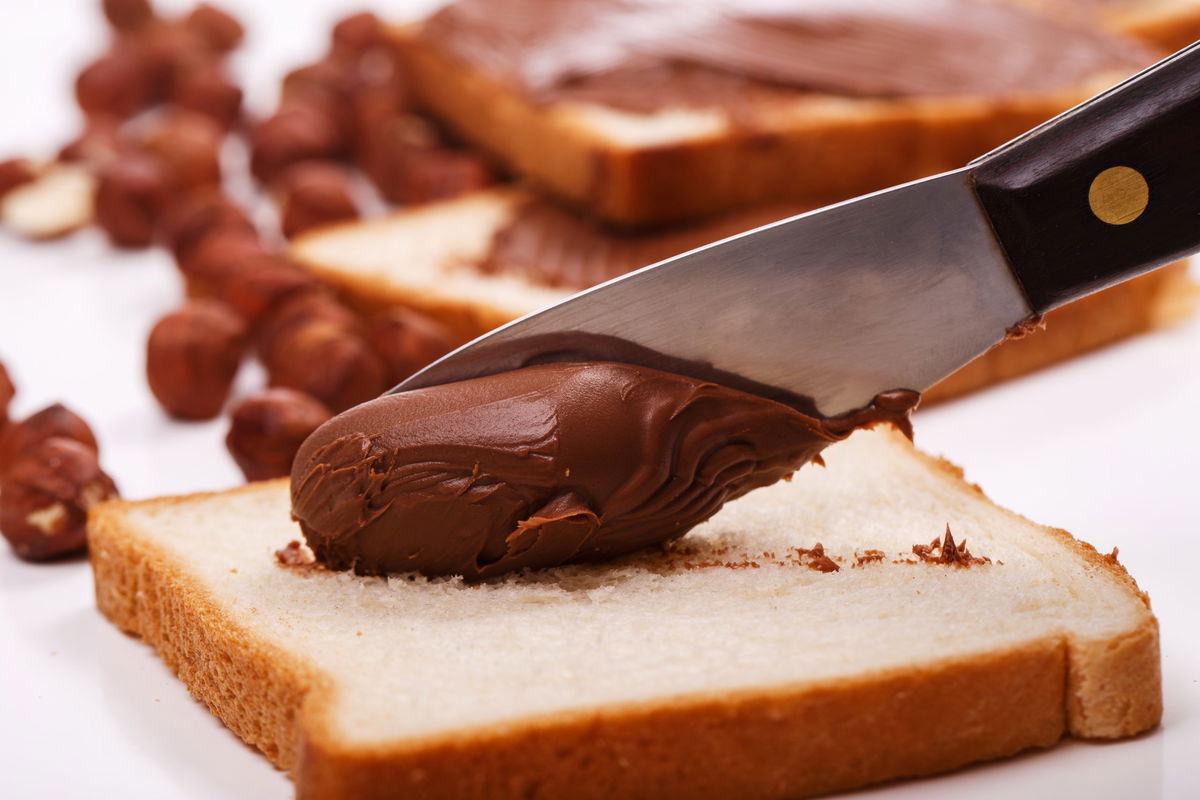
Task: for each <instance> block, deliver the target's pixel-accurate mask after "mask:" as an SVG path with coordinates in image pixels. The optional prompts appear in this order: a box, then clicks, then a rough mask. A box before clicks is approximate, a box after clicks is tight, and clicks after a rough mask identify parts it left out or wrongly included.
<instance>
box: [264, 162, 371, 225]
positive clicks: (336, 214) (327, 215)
mask: <svg viewBox="0 0 1200 800" xmlns="http://www.w3.org/2000/svg"><path fill="white" fill-rule="evenodd" d="M276 186H277V188H278V190H279V193H278V198H279V217H280V225H281V227H282V228H283V235H284V236H286V237H287V238H289V239H291V238H292V237H294V236H296V235H298V234H301V233H303V232H304V231H307V230H310V229H312V228H317V227H320V226H322V225H328V224H330V223H333V222H341V221H343V220H349V219H358V217H359V210H358V205H357V204H356V203H355V202H354V198H353V197H352V196H351V193H350V176H349V174H348V173H347V172H346V170H345V169H343V168H342V167H341V165H339V164H335V163H333V162H329V161H304V162H302V163H299V164H294V165H292V166H290V167H288V168H287V169H286V170H285V171H284V172H283V174H282V175H281V176H280V177H279V181H278V182H277V184H276Z"/></svg>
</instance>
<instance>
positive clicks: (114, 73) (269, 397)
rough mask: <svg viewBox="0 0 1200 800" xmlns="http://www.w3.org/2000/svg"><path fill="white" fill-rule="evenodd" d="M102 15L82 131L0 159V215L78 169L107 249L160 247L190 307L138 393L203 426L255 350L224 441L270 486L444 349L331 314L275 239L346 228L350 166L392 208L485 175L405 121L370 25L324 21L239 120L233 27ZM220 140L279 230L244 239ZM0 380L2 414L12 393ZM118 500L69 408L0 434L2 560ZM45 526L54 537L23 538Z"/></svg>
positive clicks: (150, 357) (116, 3)
mask: <svg viewBox="0 0 1200 800" xmlns="http://www.w3.org/2000/svg"><path fill="white" fill-rule="evenodd" d="M102 6H103V11H104V15H105V17H106V18H107V20H108V22H109V24H110V26H111V28H112V43H111V46H110V47H109V49H108V50H107V52H105V53H104V55H102V56H101V57H100V58H98V59H96V60H95V61H93V62H92V63H91V64H89V65H88V66H86V67H85V68H84V69H83V70H82V72H80V73H79V76H78V78H77V79H76V82H75V97H76V100H77V102H78V104H79V107H80V108H81V109H82V111H83V114H84V118H85V123H84V126H83V130H82V132H81V133H80V134H79V136H78V137H77V138H76V139H75V140H73V141H72V142H70V143H69V144H67V145H66V146H65V147H63V148H62V149H61V150H60V151H59V153H58V154H57V156H56V158H55V159H54V161H52V162H51V163H50V164H47V165H35V164H33V163H32V162H30V161H28V160H26V159H12V160H9V161H5V162H0V203H3V205H0V218H3V219H4V220H5V221H8V219H9V216H12V217H14V218H16V217H18V216H19V215H17V214H12V215H9V214H7V213H2V212H8V211H9V210H10V205H9V204H8V203H7V202H6V201H5V200H4V198H5V196H6V195H9V196H15V195H16V194H17V193H18V192H22V191H24V192H25V193H26V194H27V195H33V192H32V191H29V190H30V189H31V187H38V186H42V187H45V186H46V185H48V184H49V183H50V182H51V180H52V179H57V180H60V181H61V179H62V175H63V174H68V173H69V174H72V175H79V174H82V175H84V176H86V178H87V179H88V181H89V183H88V184H87V185H88V186H89V187H90V188H89V191H91V192H92V193H93V194H92V197H91V198H90V199H91V200H92V203H91V209H93V211H92V219H93V221H94V222H95V223H96V224H97V225H98V226H99V227H100V228H101V229H102V230H103V231H104V233H105V234H106V235H107V237H108V239H109V240H110V241H111V242H112V244H113V245H115V246H117V247H122V248H137V247H148V246H151V245H155V244H160V245H163V246H165V247H166V248H168V249H169V250H170V252H171V254H172V255H173V257H174V259H175V263H176V264H177V266H178V268H179V270H180V272H181V274H182V277H183V280H184V286H185V287H186V293H187V299H186V301H185V302H184V304H183V305H182V306H180V307H179V308H178V309H176V310H175V311H172V312H171V313H169V314H167V315H166V316H164V317H163V318H161V319H160V320H159V321H158V322H157V323H156V324H155V325H154V327H153V329H152V330H151V332H150V335H149V339H148V342H147V350H146V376H147V380H148V383H149V386H150V390H151V392H152V393H153V395H154V397H155V398H156V399H157V400H158V402H159V404H160V405H161V406H162V407H163V409H164V410H165V411H166V412H167V413H168V414H170V415H171V416H172V417H175V418H177V419H181V420H206V419H212V418H214V417H216V416H218V415H219V414H220V413H221V412H222V411H223V410H224V409H225V407H226V405H227V404H228V401H229V397H230V393H231V389H232V386H233V384H234V379H235V377H236V375H237V373H238V370H239V368H240V366H241V364H242V363H243V362H244V361H245V360H246V358H247V357H249V356H251V355H253V356H255V357H257V358H258V359H259V360H260V361H261V362H262V364H263V366H264V367H265V369H266V373H267V376H268V383H269V387H268V388H266V389H265V390H263V391H260V392H258V393H256V394H253V395H251V396H249V397H244V398H241V399H240V400H239V401H238V402H237V403H236V404H235V405H234V406H233V408H232V409H231V427H230V430H229V433H228V436H227V438H226V444H227V446H228V449H229V451H230V453H231V455H232V456H233V458H234V460H235V461H236V462H237V464H238V466H239V467H240V468H241V470H242V472H243V474H244V475H245V476H246V478H247V479H248V480H259V479H265V478H273V477H281V476H285V475H287V474H288V473H289V471H290V469H291V461H292V458H293V457H294V455H295V452H296V450H297V449H298V448H299V446H300V443H301V442H302V441H303V440H304V439H305V438H306V437H307V436H308V434H309V433H311V432H312V431H313V430H314V429H315V428H316V427H317V426H319V425H320V424H321V423H322V422H324V421H325V420H326V419H328V418H329V417H330V416H332V415H333V414H335V413H338V412H340V411H343V410H345V409H347V408H349V407H351V406H354V405H357V404H358V403H361V402H364V401H366V400H369V399H371V398H373V397H376V396H378V395H379V394H380V393H381V392H383V391H384V390H386V389H387V388H388V387H389V386H392V385H394V384H396V383H398V382H399V381H401V380H403V379H404V378H405V377H407V376H408V375H410V374H412V373H413V372H415V371H416V370H418V369H420V368H421V367H423V366H424V365H425V364H427V363H429V362H430V361H432V360H434V359H436V358H437V357H439V356H441V355H442V354H444V353H445V352H447V351H448V350H449V349H450V348H451V347H452V346H453V344H455V342H454V341H453V340H452V338H451V336H450V335H449V334H448V333H447V332H446V330H445V329H443V328H442V327H441V326H440V325H439V324H438V323H437V322H436V321H434V320H432V319H429V318H427V317H425V316H422V315H420V314H419V313H417V312H414V311H411V310H407V309H388V310H386V311H383V312H378V311H376V312H373V313H360V312H359V311H358V310H356V309H355V308H352V307H351V306H349V305H347V304H345V303H344V302H342V300H341V299H340V298H339V297H338V296H337V295H336V293H335V292H334V291H333V290H332V289H330V288H329V287H326V286H324V285H322V284H321V283H320V282H319V281H318V280H317V279H316V278H315V277H313V276H312V275H311V274H310V273H308V272H306V271H305V270H304V269H302V268H301V267H299V266H297V265H296V264H295V263H293V262H292V261H291V260H290V259H289V257H288V256H287V254H286V252H284V251H283V249H282V248H281V246H280V244H281V242H282V240H283V238H291V237H293V236H296V235H297V234H299V233H302V232H304V231H306V230H309V229H311V228H314V227H317V226H320V225H325V224H329V223H334V222H338V221H342V220H349V219H354V218H357V217H358V216H359V215H360V205H359V203H358V202H357V201H356V199H355V198H356V183H355V181H354V174H355V173H354V168H355V167H357V169H358V171H359V172H361V174H362V175H364V176H366V178H367V179H368V180H369V182H370V183H371V184H372V185H373V186H374V187H375V190H376V191H377V192H378V194H379V195H380V196H381V197H382V198H383V199H385V200H387V201H390V202H394V203H408V204H411V203H422V202H427V201H432V200H437V199H443V198H447V197H452V196H454V195H456V194H460V193H462V192H466V191H470V190H472V189H477V188H480V187H482V186H485V185H487V184H488V183H490V182H491V181H493V180H494V174H493V172H492V171H491V169H490V168H489V167H488V165H487V164H486V162H485V161H484V160H483V159H482V158H481V157H480V156H479V155H478V154H476V153H473V152H470V151H467V150H464V149H462V148H458V147H454V146H452V145H451V144H449V143H448V142H447V140H446V139H445V138H444V136H443V135H442V134H441V133H440V132H439V131H438V129H437V128H436V127H435V126H434V125H433V124H432V123H431V122H430V121H428V120H427V119H425V118H423V117H421V116H419V115H418V114H417V113H415V112H414V110H413V108H412V103H411V99H410V97H409V94H408V92H407V87H406V86H405V83H404V79H403V70H402V66H401V65H400V64H399V63H398V60H397V58H396V56H395V54H394V52H393V51H392V49H391V48H390V47H389V45H388V42H387V38H386V35H385V29H384V26H383V25H382V24H381V23H380V21H379V20H378V19H377V18H376V17H375V16H374V15H373V14H370V13H362V14H357V15H354V16H351V17H348V18H346V19H344V20H342V21H341V22H339V23H338V24H337V25H336V26H335V27H334V29H333V33H332V37H331V44H330V47H329V51H328V53H327V54H326V55H325V56H324V57H323V58H322V59H321V60H319V61H317V62H315V63H313V64H309V65H306V66H303V67H300V68H298V69H295V70H293V71H292V72H290V73H289V74H288V75H287V76H286V77H285V79H284V81H283V86H282V91H281V97H280V102H279V106H278V108H277V109H276V110H275V111H274V112H273V113H271V114H270V115H269V116H267V117H265V118H262V119H259V120H249V119H247V118H246V115H245V114H244V112H243V109H242V90H241V88H240V87H239V86H238V85H237V83H236V82H235V81H234V80H233V79H232V78H231V76H230V73H229V70H228V68H227V64H226V60H227V56H228V55H229V53H231V52H232V51H233V50H234V49H235V48H237V47H238V45H239V44H240V43H241V41H242V38H243V29H242V25H241V24H240V23H239V21H238V20H237V19H235V18H234V17H233V16H231V15H230V14H228V13H227V12H225V11H223V10H221V9H219V8H217V7H215V6H213V5H210V4H208V3H201V4H199V5H197V6H196V7H195V8H193V9H192V10H191V11H190V12H189V13H187V14H185V15H183V16H181V17H178V18H171V19H167V18H164V17H161V16H160V15H158V14H157V13H156V12H155V10H154V8H153V7H152V5H151V3H150V0H102ZM230 136H240V137H244V139H245V141H246V143H247V146H248V149H249V153H250V158H249V167H250V171H251V173H252V174H253V176H254V178H255V179H256V180H257V181H258V183H259V185H260V186H261V187H262V188H263V189H264V190H265V192H264V193H265V195H266V196H267V197H269V198H271V200H272V201H273V202H274V204H275V207H276V210H277V212H278V215H277V216H278V220H279V227H280V231H279V232H275V231H264V230H261V229H260V228H259V227H258V226H257V225H256V224H255V222H254V220H252V218H251V216H250V215H249V214H248V213H247V210H246V208H244V207H243V206H242V205H240V204H239V203H237V202H236V201H235V200H234V199H233V198H232V197H230V196H229V194H228V193H227V191H226V190H225V181H224V178H226V177H227V175H225V174H223V168H225V167H227V165H225V164H223V162H222V158H221V154H222V150H223V148H224V146H225V144H226V141H227V138H228V137H230ZM21 199H22V200H23V201H25V202H24V205H25V206H34V205H36V204H35V203H33V202H30V201H29V199H28V198H21ZM11 205H12V207H14V208H15V207H16V206H17V204H16V203H13V204H11ZM58 205H59V207H64V206H67V205H69V204H64V203H59V204H58ZM69 228H70V224H69V223H68V222H67V221H60V222H59V223H57V224H49V223H48V224H42V225H41V226H40V227H38V226H36V225H35V226H33V227H32V228H31V235H38V236H44V235H50V234H52V233H61V232H65V231H66V230H67V229H69ZM280 233H281V234H282V237H281V236H280V235H279V234H280ZM0 376H2V377H3V380H2V381H0V401H3V403H4V408H7V403H8V397H9V396H11V394H12V392H11V384H9V382H8V380H7V375H6V374H4V373H3V372H2V371H0ZM6 386H7V387H8V390H7V392H8V394H7V395H5V391H6V389H5V387H6ZM0 419H6V417H4V418H0ZM115 495H116V489H115V487H114V486H113V483H112V481H111V480H110V479H109V478H108V476H106V475H105V474H104V473H103V472H102V471H101V470H100V468H99V466H98V464H97V459H96V443H95V438H94V437H93V436H92V435H91V432H90V430H89V429H88V427H87V425H86V423H84V422H83V421H82V420H81V419H79V418H78V417H77V416H75V415H74V414H72V413H71V412H69V411H67V410H66V409H64V408H62V407H61V406H54V407H51V408H50V409H47V410H46V411H44V412H40V413H39V414H35V415H34V416H33V417H30V418H29V419H28V420H26V421H24V422H22V423H19V424H12V425H7V426H6V432H5V433H4V437H3V438H2V439H0V532H3V534H4V535H5V536H6V537H7V538H8V539H9V541H10V543H12V545H13V547H14V549H15V550H16V552H17V553H18V555H21V556H22V557H25V558H29V559H35V560H36V559H41V558H48V557H52V556H55V555H61V554H65V553H68V552H75V551H77V550H78V549H79V548H80V547H82V546H84V538H85V533H84V522H83V520H84V518H85V516H86V509H87V508H88V507H89V506H90V505H91V504H93V503H94V502H98V500H99V499H105V498H108V497H112V496H115ZM55 503H57V504H58V505H54V504H55ZM47 509H51V510H47ZM59 509H61V511H60V510H59ZM48 528H53V529H54V530H55V531H56V532H55V533H54V535H53V536H49V535H44V536H42V537H41V538H38V537H37V536H35V535H34V534H33V531H34V529H38V530H42V529H48ZM60 528H61V532H59V529H60ZM50 539H53V540H54V543H53V544H51V543H49V540H50Z"/></svg>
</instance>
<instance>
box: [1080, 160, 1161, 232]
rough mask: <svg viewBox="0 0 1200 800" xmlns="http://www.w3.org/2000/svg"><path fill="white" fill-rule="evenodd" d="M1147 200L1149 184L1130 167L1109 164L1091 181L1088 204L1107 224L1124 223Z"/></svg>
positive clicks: (1130, 219)
mask: <svg viewBox="0 0 1200 800" xmlns="http://www.w3.org/2000/svg"><path fill="white" fill-rule="evenodd" d="M1149 202H1150V186H1149V184H1147V183H1146V179H1145V178H1144V177H1142V173H1140V172H1138V171H1137V170H1136V169H1133V168H1132V167H1109V168H1108V169H1106V170H1104V171H1103V172H1101V173H1100V174H1099V175H1097V176H1096V177H1095V179H1094V180H1093V181H1092V185H1091V187H1090V188H1089V189H1088V205H1089V206H1091V208H1092V213H1093V214H1095V215H1096V217H1097V218H1098V219H1100V221H1102V222H1107V223H1108V224H1109V225H1125V224H1127V223H1130V222H1133V221H1134V220H1135V219H1137V218H1138V217H1140V216H1141V215H1142V212H1143V211H1145V210H1146V206H1147V205H1148V204H1149Z"/></svg>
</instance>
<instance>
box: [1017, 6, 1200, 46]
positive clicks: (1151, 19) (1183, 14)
mask: <svg viewBox="0 0 1200 800" xmlns="http://www.w3.org/2000/svg"><path fill="white" fill-rule="evenodd" d="M1012 2H1016V3H1020V4H1021V5H1025V6H1030V7H1032V8H1036V9H1039V10H1041V11H1045V12H1049V13H1052V14H1053V13H1057V14H1064V15H1068V16H1074V17H1075V18H1079V17H1080V16H1083V17H1085V18H1086V19H1089V20H1094V21H1099V22H1101V23H1102V24H1104V25H1105V26H1107V27H1109V28H1111V29H1112V30H1114V31H1117V32H1119V33H1124V34H1126V35H1129V36H1134V37H1136V38H1138V39H1141V40H1142V41H1144V42H1146V43H1147V44H1149V45H1151V46H1153V47H1155V48H1157V49H1158V50H1160V51H1162V52H1163V53H1164V54H1165V53H1173V52H1174V51H1176V50H1180V49H1182V48H1184V47H1186V46H1187V45H1189V44H1191V43H1192V42H1194V41H1196V40H1197V39H1200V1H1198V0H1106V1H1105V2H1103V3H1093V2H1087V0H1084V1H1083V2H1080V0H1012Z"/></svg>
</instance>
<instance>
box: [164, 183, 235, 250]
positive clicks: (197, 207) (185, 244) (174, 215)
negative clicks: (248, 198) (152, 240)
mask: <svg viewBox="0 0 1200 800" xmlns="http://www.w3.org/2000/svg"><path fill="white" fill-rule="evenodd" d="M162 228H163V237H164V238H165V239H166V242H167V247H169V248H170V249H171V252H172V253H173V254H174V255H175V258H176V259H177V260H179V261H186V260H187V257H188V255H189V254H190V253H191V252H192V249H193V248H194V247H195V246H196V245H197V244H199V243H200V240H201V239H203V238H204V237H206V236H208V235H210V234H214V233H216V232H217V231H236V232H238V233H243V234H246V235H247V237H249V238H253V239H255V240H257V239H258V231H257V229H256V228H255V227H254V223H253V222H251V220H250V217H249V215H247V214H246V211H245V210H244V209H243V208H242V207H241V206H239V205H238V204H237V203H235V202H233V201H232V200H230V199H229V198H228V197H227V196H226V195H225V194H223V193H222V192H221V191H220V190H219V189H217V188H213V189H212V190H211V191H203V192H189V193H187V194H185V195H183V196H182V197H180V198H176V199H174V200H172V201H171V203H170V204H168V205H167V208H166V210H165V211H164V212H163V221H162Z"/></svg>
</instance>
